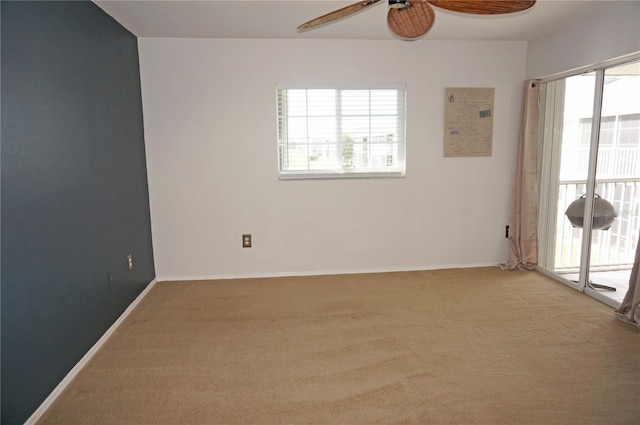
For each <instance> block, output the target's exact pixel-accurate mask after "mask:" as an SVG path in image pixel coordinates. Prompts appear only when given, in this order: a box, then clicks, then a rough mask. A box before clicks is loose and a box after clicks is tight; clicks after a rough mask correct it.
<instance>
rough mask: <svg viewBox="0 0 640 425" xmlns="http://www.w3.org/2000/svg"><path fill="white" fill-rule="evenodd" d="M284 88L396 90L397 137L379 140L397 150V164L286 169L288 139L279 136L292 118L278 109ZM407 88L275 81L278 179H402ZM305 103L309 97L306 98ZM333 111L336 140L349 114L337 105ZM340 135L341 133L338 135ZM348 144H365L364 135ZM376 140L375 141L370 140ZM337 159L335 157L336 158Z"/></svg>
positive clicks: (404, 169)
mask: <svg viewBox="0 0 640 425" xmlns="http://www.w3.org/2000/svg"><path fill="white" fill-rule="evenodd" d="M286 90H335V91H336V92H340V94H342V92H345V91H352V90H353V91H356V90H357V91H370V92H371V91H376V90H395V91H398V92H399V93H400V94H401V98H400V99H399V100H398V102H397V103H396V105H395V107H396V113H395V115H393V116H394V117H397V119H398V120H399V122H398V123H397V126H396V130H395V132H396V133H395V134H396V137H397V141H395V142H391V143H390V142H389V141H384V142H381V144H382V145H385V144H387V145H388V146H391V147H393V149H397V156H398V159H397V161H396V166H394V167H393V166H392V167H389V166H388V165H383V166H380V167H374V166H368V167H366V168H362V167H360V168H356V167H353V168H345V167H343V168H338V166H336V167H333V168H328V169H310V168H309V167H307V169H302V170H300V169H298V170H286V169H283V168H284V167H283V162H284V161H285V159H284V156H283V149H284V148H283V146H284V145H285V144H286V143H288V139H287V141H285V140H284V138H283V139H281V134H282V133H283V132H284V131H286V130H285V129H286V127H287V125H288V122H289V120H288V118H291V115H288V114H287V113H286V112H284V113H282V108H281V104H280V102H281V92H282V91H286ZM406 98H407V90H406V83H385V84H360V85H335V84H334V85H308V84H306V85H299V84H298V85H291V84H281V83H278V84H276V123H277V128H276V133H277V134H276V144H277V169H278V178H279V179H280V180H308V179H353V178H360V179H362V178H403V177H405V176H406V152H407V137H406V121H407V118H406V117H407V102H406ZM305 102H306V103H307V105H308V100H305ZM370 107H371V103H370V101H369V108H370ZM334 112H335V120H336V122H335V129H336V130H335V136H336V140H339V138H340V137H342V138H344V137H345V134H344V133H343V132H342V128H341V127H342V121H345V118H349V115H348V114H342V111H341V108H340V106H338V105H337V103H336V107H335V109H334ZM309 116H310V114H309V113H306V114H305V115H304V117H305V118H306V119H308V118H309ZM372 117H375V115H374V114H372V113H371V112H369V113H368V115H367V119H369V120H371V118H372ZM371 127H372V126H371V124H369V129H371ZM338 135H340V136H338ZM350 143H352V144H354V145H359V144H363V143H367V140H366V138H363V140H361V141H351V142H350ZM370 143H375V142H370ZM329 144H330V145H331V146H333V147H334V148H335V149H336V150H337V149H340V148H341V146H342V148H343V147H344V146H343V145H342V142H336V141H334V142H332V143H329ZM304 145H305V146H307V147H309V146H312V145H313V143H312V142H311V140H310V139H309V138H307V139H306V141H305V143H304ZM309 156H310V155H309V153H308V152H307V157H309ZM388 156H389V155H387V157H386V158H385V164H388V161H389V158H388ZM336 158H337V157H336Z"/></svg>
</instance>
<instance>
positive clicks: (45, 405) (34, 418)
mask: <svg viewBox="0 0 640 425" xmlns="http://www.w3.org/2000/svg"><path fill="white" fill-rule="evenodd" d="M157 281H158V280H157V279H153V280H152V281H151V282H149V284H148V285H147V287H146V288H144V289H143V290H142V292H141V293H140V295H138V296H137V297H136V299H135V300H133V302H132V303H131V304H129V307H127V309H126V310H125V311H124V312H123V313H122V314H121V315H120V317H118V320H116V321H115V322H114V323H113V325H111V327H110V328H109V329H107V331H106V332H105V333H104V335H102V337H100V339H99V340H98V341H97V342H96V343H95V344H94V345H93V347H91V349H90V350H89V351H87V353H86V354H85V355H84V356H83V357H82V358H81V359H80V361H79V362H78V363H77V364H76V365H75V366H74V367H73V369H71V370H70V371H69V373H67V375H66V376H65V377H64V379H62V381H60V383H59V384H58V386H57V387H55V388H54V389H53V391H51V394H49V396H48V397H47V398H46V399H45V400H44V401H43V402H42V404H41V405H40V407H38V408H37V409H36V411H35V412H33V414H32V415H31V416H30V417H29V419H27V421H26V422H25V423H24V425H35V424H36V422H38V421H39V420H40V418H41V417H42V416H43V415H44V414H45V412H46V411H47V410H48V409H49V407H51V405H52V404H53V402H54V401H56V399H57V398H58V397H59V396H60V394H62V392H63V391H64V389H65V388H67V386H68V385H69V384H70V383H71V381H73V379H74V378H75V377H76V376H77V375H78V373H80V371H81V370H82V368H84V367H85V366H86V365H87V363H89V360H91V358H92V357H93V356H94V355H95V354H96V353H97V352H98V350H99V349H100V348H101V347H102V346H103V345H104V344H105V342H107V340H108V339H109V337H111V335H113V333H114V332H115V331H116V329H117V328H118V326H120V325H121V324H122V322H124V320H125V319H126V318H127V316H129V314H130V313H131V312H132V311H133V309H135V308H136V306H137V305H138V304H139V303H140V301H142V299H143V298H144V297H145V296H146V295H147V293H148V292H149V291H150V290H151V288H152V287H153V286H154V285H155V284H156V282H157Z"/></svg>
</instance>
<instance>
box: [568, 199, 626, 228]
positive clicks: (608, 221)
mask: <svg viewBox="0 0 640 425" xmlns="http://www.w3.org/2000/svg"><path fill="white" fill-rule="evenodd" d="M586 197H587V195H582V196H581V197H579V198H578V199H576V200H575V201H573V202H572V203H571V204H569V207H568V208H567V211H566V212H565V215H566V216H567V218H568V219H569V221H570V222H571V225H572V226H573V227H578V228H582V227H583V226H584V204H585V199H586ZM617 216H618V213H617V212H616V210H615V208H614V207H613V205H611V202H609V201H607V200H606V199H603V198H601V197H600V195H598V194H595V197H594V199H593V221H592V222H593V225H592V226H591V228H592V229H594V230H609V228H610V227H611V225H612V224H613V222H614V220H615V219H616V217H617Z"/></svg>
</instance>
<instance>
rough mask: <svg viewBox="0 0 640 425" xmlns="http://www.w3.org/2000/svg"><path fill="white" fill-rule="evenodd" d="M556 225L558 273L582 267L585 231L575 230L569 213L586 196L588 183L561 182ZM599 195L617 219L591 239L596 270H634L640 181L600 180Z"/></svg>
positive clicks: (639, 224) (597, 188) (625, 179)
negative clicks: (570, 206) (566, 213)
mask: <svg viewBox="0 0 640 425" xmlns="http://www.w3.org/2000/svg"><path fill="white" fill-rule="evenodd" d="M559 189H560V190H559V195H558V198H559V199H558V216H557V223H556V224H557V226H556V229H557V230H556V253H555V270H556V271H575V270H577V269H578V268H579V266H580V251H581V248H582V247H581V238H582V229H579V228H574V227H573V226H572V225H571V223H570V222H569V219H568V218H567V217H566V216H565V211H566V210H567V207H568V206H569V204H571V203H572V202H573V201H574V200H576V199H577V198H579V197H580V196H582V195H583V194H584V193H586V182H585V181H561V182H560V188H559ZM596 193H597V194H598V195H600V196H601V197H602V198H604V199H606V200H607V201H609V202H611V204H613V206H614V208H615V210H616V212H617V218H616V219H615V221H614V222H613V225H612V226H611V228H609V229H608V230H594V231H593V232H592V233H593V235H592V238H591V262H590V266H591V268H592V270H617V269H627V268H628V269H630V268H631V266H632V265H633V261H634V258H635V249H636V246H637V243H638V232H639V231H640V178H635V179H632V178H622V179H599V180H597V181H596Z"/></svg>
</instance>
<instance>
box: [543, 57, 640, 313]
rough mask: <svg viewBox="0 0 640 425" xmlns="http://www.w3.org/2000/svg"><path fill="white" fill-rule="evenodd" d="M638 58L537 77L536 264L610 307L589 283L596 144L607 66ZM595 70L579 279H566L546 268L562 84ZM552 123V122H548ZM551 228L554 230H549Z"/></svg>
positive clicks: (555, 186)
mask: <svg viewBox="0 0 640 425" xmlns="http://www.w3.org/2000/svg"><path fill="white" fill-rule="evenodd" d="M636 61H640V52H639V53H634V54H631V55H627V56H624V57H620V58H617V59H613V60H610V61H607V62H603V63H601V64H599V65H597V66H591V67H585V68H582V69H579V70H573V71H570V72H566V73H562V74H556V75H554V76H551V77H547V78H543V79H540V80H539V83H540V84H542V85H543V87H542V88H543V90H542V92H543V93H544V95H543V97H542V99H541V101H542V102H543V104H544V105H545V111H544V117H545V119H544V120H542V121H543V124H542V125H543V126H544V128H543V129H542V131H541V132H540V134H542V135H543V137H544V138H543V140H541V143H540V144H541V146H540V152H541V156H540V158H542V164H541V170H543V172H541V173H540V188H541V189H542V191H541V195H542V194H543V193H544V194H545V196H541V197H540V203H539V219H540V220H539V223H538V233H539V237H540V242H541V243H540V244H539V255H538V257H539V258H540V259H541V260H542V264H541V265H539V266H538V267H537V270H538V271H540V272H541V273H543V274H545V275H548V276H550V277H552V278H554V279H556V280H558V281H560V282H562V283H564V284H566V285H567V286H570V287H571V288H573V289H576V290H578V291H580V292H584V293H585V294H587V295H589V296H591V297H593V298H596V299H597V300H599V301H602V302H604V303H606V304H608V305H610V306H611V307H614V308H615V307H618V305H619V303H618V302H616V301H614V300H612V299H610V298H609V297H606V296H604V295H602V294H600V293H599V292H598V291H595V290H593V289H591V288H590V287H589V286H588V285H587V283H588V282H589V268H590V259H591V258H590V257H591V239H592V233H593V229H592V225H593V203H594V195H595V189H596V170H597V161H598V147H599V142H600V123H601V118H602V99H603V92H604V77H605V72H606V70H607V69H609V68H614V67H616V66H619V65H624V64H627V63H631V62H636ZM588 73H595V77H596V82H595V88H594V90H595V92H594V101H593V113H592V117H591V118H592V121H591V138H590V145H589V146H590V147H589V149H590V151H589V164H588V170H587V173H588V174H587V181H586V198H585V211H584V214H585V215H584V219H583V223H584V227H583V230H582V240H581V249H580V268H579V279H578V282H577V283H576V282H573V281H571V280H568V279H566V278H564V277H562V276H560V275H558V274H557V273H555V272H554V271H553V270H549V269H548V267H549V265H550V264H551V265H553V267H552V268H555V250H554V251H553V252H548V251H549V250H547V249H546V247H549V246H555V237H556V236H555V234H556V232H555V227H556V216H557V209H558V206H557V199H558V182H559V171H560V150H561V145H562V133H563V131H562V130H563V118H564V84H563V82H564V81H565V80H566V79H567V78H569V77H573V76H577V75H581V74H588ZM549 124H551V125H549ZM551 228H553V230H554V231H553V232H551V231H550V230H551Z"/></svg>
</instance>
